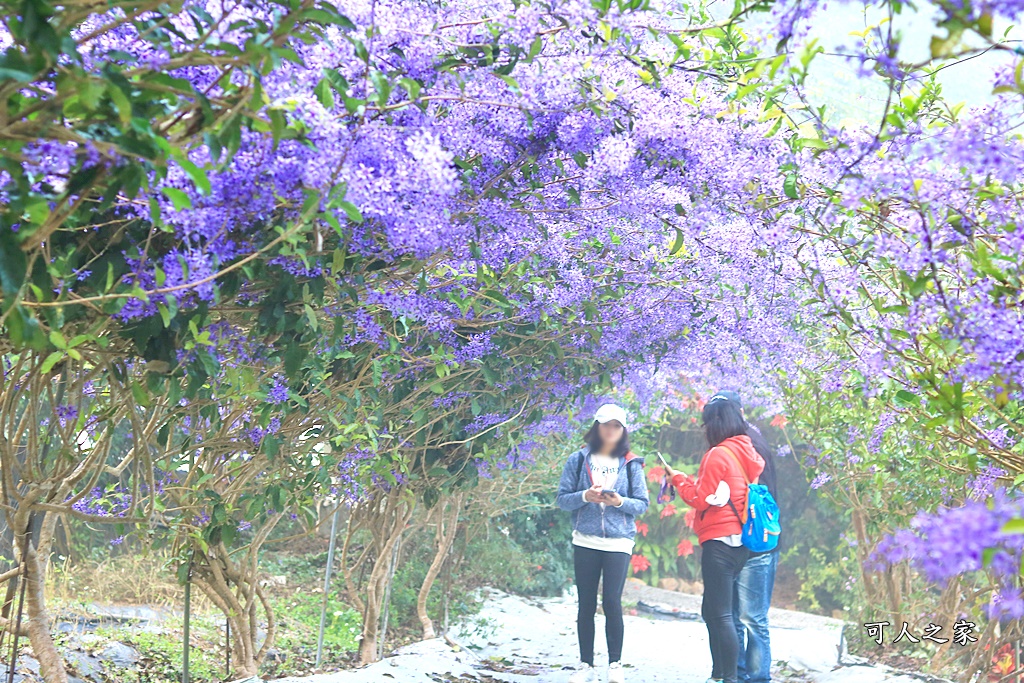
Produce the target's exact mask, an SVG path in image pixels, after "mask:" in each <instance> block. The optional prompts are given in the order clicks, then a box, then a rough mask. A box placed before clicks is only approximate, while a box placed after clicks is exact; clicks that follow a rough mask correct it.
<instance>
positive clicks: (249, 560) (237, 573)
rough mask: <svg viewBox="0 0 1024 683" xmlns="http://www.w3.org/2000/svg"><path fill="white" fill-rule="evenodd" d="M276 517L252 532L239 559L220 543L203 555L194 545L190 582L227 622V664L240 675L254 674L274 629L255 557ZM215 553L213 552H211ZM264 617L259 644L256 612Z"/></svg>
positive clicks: (271, 641) (275, 625)
mask: <svg viewBox="0 0 1024 683" xmlns="http://www.w3.org/2000/svg"><path fill="white" fill-rule="evenodd" d="M276 522H277V520H276V519H275V520H274V521H273V523H268V524H267V525H265V526H264V527H263V528H262V529H260V532H259V533H258V534H257V535H256V538H255V539H254V540H253V542H252V544H251V545H250V547H249V550H248V552H247V553H246V555H245V557H246V560H245V561H242V562H235V561H234V560H232V559H231V555H230V553H229V552H228V550H227V548H226V547H224V545H223V544H221V545H219V546H218V547H217V548H216V549H212V548H211V551H210V554H204V553H202V552H201V551H200V549H199V548H196V560H197V562H196V564H195V566H194V568H193V581H194V583H195V585H196V586H198V587H199V589H200V590H201V591H203V593H204V594H205V595H206V596H207V597H209V598H210V600H211V601H213V603H214V604H215V605H217V607H218V608H220V610H221V611H222V612H224V616H225V618H226V619H227V620H228V622H229V623H230V624H231V666H232V668H233V670H234V673H235V674H236V675H238V676H241V677H243V678H244V677H250V676H256V675H257V674H258V672H259V668H260V665H261V664H263V660H264V659H266V656H267V652H268V651H269V650H270V648H271V647H272V646H273V643H274V637H275V635H276V632H277V624H276V621H275V619H274V612H273V609H272V608H271V606H270V603H269V601H268V600H267V597H266V594H265V593H264V592H263V589H262V588H260V585H259V572H258V565H257V564H256V562H255V558H256V557H257V556H258V553H259V548H260V547H262V545H263V542H264V541H265V540H266V537H267V535H269V533H270V531H271V530H272V529H273V527H274V526H275V525H276ZM214 553H216V554H214ZM261 610H262V613H263V615H264V616H265V617H266V622H267V630H266V637H265V638H264V639H263V642H262V643H260V628H259V627H260V612H261Z"/></svg>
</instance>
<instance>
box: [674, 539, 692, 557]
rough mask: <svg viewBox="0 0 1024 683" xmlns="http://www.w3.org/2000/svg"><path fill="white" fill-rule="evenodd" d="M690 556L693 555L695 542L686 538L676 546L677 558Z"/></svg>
mask: <svg viewBox="0 0 1024 683" xmlns="http://www.w3.org/2000/svg"><path fill="white" fill-rule="evenodd" d="M688 555H693V542H692V541H691V540H690V539H688V538H684V539H683V540H681V541H679V545H677V546H676V556H678V557H686V556H688Z"/></svg>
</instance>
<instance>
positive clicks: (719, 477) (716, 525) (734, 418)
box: [668, 396, 764, 683]
mask: <svg viewBox="0 0 1024 683" xmlns="http://www.w3.org/2000/svg"><path fill="white" fill-rule="evenodd" d="M703 418H704V435H705V437H707V441H708V446H710V448H709V450H708V452H707V453H705V454H704V457H703V458H702V459H701V461H700V469H699V470H698V471H697V478H696V479H694V478H692V477H690V476H688V475H685V474H682V473H680V472H676V471H675V470H673V469H672V468H669V470H668V472H669V475H670V476H671V477H672V485H673V486H675V487H676V490H677V491H678V492H679V496H680V497H681V498H682V499H683V500H684V501H686V503H687V504H688V505H690V506H691V507H693V508H695V509H696V510H697V516H696V518H695V520H694V524H693V530H694V531H695V532H696V533H697V538H698V539H699V540H700V547H701V557H700V571H701V576H702V577H703V579H704V602H703V604H702V606H701V616H703V617H704V623H705V624H707V627H708V639H709V640H710V644H711V660H712V670H711V679H710V680H711V681H721V682H722V683H736V663H737V659H738V657H739V641H738V640H737V637H736V627H735V625H734V624H733V616H732V614H733V592H734V589H735V584H736V580H737V577H738V576H739V573H740V571H741V570H742V569H743V565H744V564H745V563H746V561H747V557H748V556H749V551H748V550H747V549H746V548H745V547H744V546H743V541H742V536H741V534H742V531H743V520H741V518H740V515H741V514H742V512H743V511H745V510H746V507H747V485H748V484H749V483H754V482H756V481H757V478H758V476H760V474H761V471H762V470H763V469H764V460H763V459H762V458H761V456H760V455H758V454H757V451H756V450H754V444H753V443H752V442H751V441H750V437H749V436H747V423H746V420H744V419H743V414H742V412H741V411H740V409H739V407H738V406H737V405H736V404H735V403H733V402H732V401H729V400H726V398H725V397H723V396H715V397H714V398H712V399H711V400H710V401H709V402H708V403H707V404H706V405H705V406H704V413H703Z"/></svg>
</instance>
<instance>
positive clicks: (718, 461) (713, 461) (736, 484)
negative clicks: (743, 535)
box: [672, 435, 764, 543]
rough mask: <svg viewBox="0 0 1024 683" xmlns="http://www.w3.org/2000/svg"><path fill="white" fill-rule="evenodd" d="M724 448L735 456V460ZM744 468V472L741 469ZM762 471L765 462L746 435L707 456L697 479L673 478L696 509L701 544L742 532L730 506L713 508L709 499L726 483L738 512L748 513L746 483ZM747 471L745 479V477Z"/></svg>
mask: <svg viewBox="0 0 1024 683" xmlns="http://www.w3.org/2000/svg"><path fill="white" fill-rule="evenodd" d="M725 446H728V447H729V449H730V450H732V452H733V453H735V455H736V457H735V458H734V457H733V456H732V455H730V453H729V450H726V448H725ZM737 460H738V461H739V462H737ZM741 465H742V466H743V470H741V469H740V466H741ZM762 470H764V459H763V458H761V456H760V455H758V454H757V451H756V450H754V444H753V443H751V441H750V437H749V436H746V435H743V436H733V437H730V438H728V439H726V440H725V441H723V442H722V443H720V444H718V445H717V446H715V447H714V448H712V449H711V450H709V451H708V452H707V453H705V454H704V458H703V459H702V460H701V461H700V469H699V470H698V471H697V479H696V480H695V479H693V477H690V476H689V475H686V474H677V475H676V476H674V477H672V485H673V486H675V487H676V490H677V491H678V492H679V496H680V497H681V498H682V499H683V500H684V501H686V503H687V504H688V505H690V506H691V507H693V508H695V509H696V510H697V516H696V518H695V519H694V522H693V530H694V531H695V532H697V538H698V539H699V540H700V542H701V543H704V542H705V541H710V540H711V539H713V538H720V537H722V536H731V535H733V534H738V533H740V532H741V531H743V525H742V524H741V522H740V518H739V517H738V516H737V514H736V512H733V509H732V507H731V506H729V505H728V504H726V505H723V506H717V505H711V504H710V503H708V502H707V497H708V496H710V495H712V494H714V493H715V491H716V490H717V489H718V485H719V483H721V482H722V481H723V480H724V481H725V483H726V484H728V485H729V492H730V493H729V497H730V498H731V499H732V503H733V505H735V506H736V509H737V510H740V511H742V510H745V509H746V507H747V481H750V482H751V483H755V482H757V478H758V477H759V476H760V475H761V472H762ZM744 471H745V472H746V477H744V476H743V475H744Z"/></svg>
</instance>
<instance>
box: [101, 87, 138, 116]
mask: <svg viewBox="0 0 1024 683" xmlns="http://www.w3.org/2000/svg"><path fill="white" fill-rule="evenodd" d="M107 92H108V93H109V94H110V101H111V102H113V103H114V109H116V110H117V117H118V118H119V119H121V123H122V124H124V125H126V126H127V125H128V124H129V123H131V121H132V103H131V102H129V101H128V96H127V95H125V94H124V91H123V90H121V88H119V87H117V86H116V85H114V84H113V83H111V84H110V87H108V88H107Z"/></svg>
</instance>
